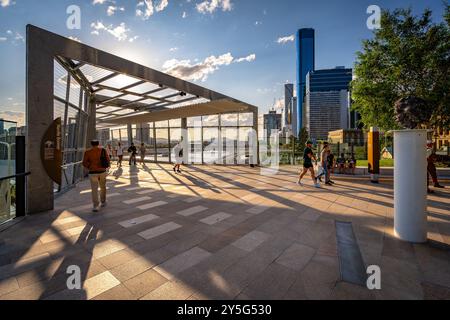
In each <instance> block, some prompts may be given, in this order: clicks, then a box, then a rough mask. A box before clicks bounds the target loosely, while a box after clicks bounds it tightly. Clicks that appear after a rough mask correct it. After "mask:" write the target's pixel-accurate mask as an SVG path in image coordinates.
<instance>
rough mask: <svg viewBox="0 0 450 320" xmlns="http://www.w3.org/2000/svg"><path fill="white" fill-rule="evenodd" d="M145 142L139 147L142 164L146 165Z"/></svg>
mask: <svg viewBox="0 0 450 320" xmlns="http://www.w3.org/2000/svg"><path fill="white" fill-rule="evenodd" d="M146 151H147V150H146V148H145V143H141V146H140V147H139V154H140V156H141V164H142V165H143V166H145V153H146Z"/></svg>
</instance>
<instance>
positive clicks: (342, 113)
mask: <svg viewBox="0 0 450 320" xmlns="http://www.w3.org/2000/svg"><path fill="white" fill-rule="evenodd" d="M350 81H352V69H345V68H344V67H337V68H335V69H325V70H316V71H311V72H309V73H308V75H307V77H306V97H305V111H306V112H305V119H304V125H305V127H306V128H307V129H308V132H309V134H310V137H311V138H312V139H324V140H326V139H328V132H330V131H334V130H338V129H347V128H348V127H349V118H350V90H349V85H350Z"/></svg>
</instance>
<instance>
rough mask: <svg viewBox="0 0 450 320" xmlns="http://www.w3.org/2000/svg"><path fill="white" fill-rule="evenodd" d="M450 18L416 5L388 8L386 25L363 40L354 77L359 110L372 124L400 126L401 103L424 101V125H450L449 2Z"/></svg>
mask: <svg viewBox="0 0 450 320" xmlns="http://www.w3.org/2000/svg"><path fill="white" fill-rule="evenodd" d="M444 20H445V22H442V23H433V22H432V12H431V11H430V10H428V9H427V10H425V11H424V12H423V14H422V15H421V16H420V17H417V16H414V15H413V14H412V12H411V9H397V10H395V11H393V12H389V11H383V12H382V17H381V29H379V30H376V31H375V34H374V38H373V39H372V40H365V41H363V49H362V51H361V52H358V53H357V62H356V64H355V76H356V77H355V79H354V81H352V85H351V87H352V98H353V100H354V103H353V109H354V110H356V111H358V112H359V113H360V114H361V117H362V119H361V120H362V122H363V123H364V124H365V125H366V126H377V127H380V128H381V129H383V130H389V129H397V128H400V127H401V125H400V124H399V123H398V122H397V121H396V114H395V103H396V102H397V101H399V100H401V99H407V98H411V97H413V98H415V99H422V100H423V101H424V103H423V104H422V106H423V107H424V108H429V110H424V114H429V116H428V118H427V119H426V121H424V122H423V123H422V124H421V125H422V127H428V128H430V127H431V128H436V127H442V128H450V101H449V91H450V90H449V88H450V82H449V81H450V78H449V66H450V6H449V4H448V3H446V4H445V14H444Z"/></svg>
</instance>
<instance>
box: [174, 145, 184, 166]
mask: <svg viewBox="0 0 450 320" xmlns="http://www.w3.org/2000/svg"><path fill="white" fill-rule="evenodd" d="M181 150H183V147H182V146H181V145H180V144H177V145H176V146H175V147H174V148H173V152H174V153H175V163H176V164H183V157H180V151H181Z"/></svg>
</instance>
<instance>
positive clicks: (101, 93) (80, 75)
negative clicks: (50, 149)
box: [26, 25, 258, 213]
mask: <svg viewBox="0 0 450 320" xmlns="http://www.w3.org/2000/svg"><path fill="white" fill-rule="evenodd" d="M57 67H58V68H60V69H62V70H58V71H59V72H60V73H59V74H57V72H56V71H55V69H56V68H57ZM26 72H27V77H26V85H27V87H26V118H27V119H26V123H27V157H28V159H27V171H30V172H31V173H32V174H31V176H30V177H29V179H28V185H27V211H28V212H29V213H34V212H41V211H47V210H51V209H53V197H54V195H53V190H54V186H53V182H52V181H51V180H50V178H49V177H48V176H47V173H46V172H45V170H44V168H43V165H42V162H41V159H40V153H41V139H42V137H43V136H44V134H45V132H46V130H47V129H48V128H49V126H50V125H51V123H52V122H53V120H54V118H55V114H56V113H58V110H57V109H58V108H59V109H62V110H65V111H64V112H61V114H62V115H63V116H62V117H63V118H64V119H63V130H64V133H63V136H64V139H63V140H64V141H63V143H65V144H66V148H72V149H70V152H73V153H74V155H73V157H72V158H73V159H71V160H69V162H70V161H72V162H76V161H77V160H79V155H80V154H82V151H83V150H84V147H86V146H87V145H88V142H89V141H90V140H92V139H95V138H96V135H97V130H99V129H107V128H111V127H113V126H120V125H128V126H129V125H132V124H135V125H137V124H142V123H149V122H157V121H163V120H171V119H184V120H186V118H188V117H198V116H209V115H222V114H230V113H252V114H253V128H254V129H255V130H256V131H257V125H258V120H257V119H258V116H257V114H258V108H257V107H255V106H252V105H250V104H247V103H245V102H242V101H239V100H237V99H233V98H231V97H229V96H227V95H224V94H221V93H218V92H215V91H213V90H209V89H207V88H204V87H202V86H199V85H197V84H194V83H190V82H188V81H185V80H182V79H179V78H176V77H173V76H171V75H168V74H165V73H163V72H160V71H157V70H154V69H151V68H149V67H145V66H143V65H140V64H137V63H134V62H132V61H129V60H126V59H123V58H120V57H118V56H115V55H112V54H110V53H108V52H105V51H102V50H99V49H96V48H93V47H91V46H88V45H85V44H83V43H80V42H78V41H75V40H71V39H68V38H65V37H62V36H60V35H57V34H54V33H52V32H49V31H47V30H44V29H41V28H38V27H36V26H33V25H28V26H27V56H26ZM58 87H59V88H63V89H61V90H60V91H63V92H59V93H58ZM74 87H76V90H78V92H79V93H77V94H76V95H72V94H71V93H70V91H73V90H74ZM69 109H70V110H72V111H73V112H72V113H70V112H68V111H70V110H69ZM185 122H186V121H184V123H185ZM74 128H75V130H76V132H75V134H74V139H73V140H74V141H75V142H73V141H68V140H70V139H68V138H67V135H68V134H69V133H70V131H71V130H72V131H73V130H74ZM71 143H72V145H71ZM74 159H75V160H74ZM81 169H82V168H81Z"/></svg>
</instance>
